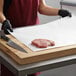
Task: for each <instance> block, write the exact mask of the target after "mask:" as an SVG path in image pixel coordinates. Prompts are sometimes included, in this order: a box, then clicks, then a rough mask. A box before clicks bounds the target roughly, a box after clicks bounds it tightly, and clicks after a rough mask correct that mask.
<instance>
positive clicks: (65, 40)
mask: <svg viewBox="0 0 76 76" xmlns="http://www.w3.org/2000/svg"><path fill="white" fill-rule="evenodd" d="M11 34H12V35H14V36H15V37H16V38H17V39H18V40H19V41H21V42H22V43H24V44H25V45H26V46H27V47H28V48H30V49H31V50H32V51H40V50H43V49H48V48H55V47H61V46H66V45H72V44H76V16H74V15H73V16H72V17H71V18H69V17H66V18H62V19H59V20H56V21H53V22H49V23H47V24H43V25H37V26H31V27H22V28H16V29H14V32H13V33H11ZM38 38H39V39H49V40H53V41H55V46H50V47H48V48H37V47H35V46H33V45H31V41H32V40H34V39H38Z"/></svg>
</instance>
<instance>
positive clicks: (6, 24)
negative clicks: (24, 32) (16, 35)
mask: <svg viewBox="0 0 76 76" xmlns="http://www.w3.org/2000/svg"><path fill="white" fill-rule="evenodd" d="M2 28H3V30H4V33H5V34H10V33H9V31H10V32H13V29H12V26H11V24H10V21H9V20H5V21H4V22H3V23H2ZM8 30H9V31H8Z"/></svg>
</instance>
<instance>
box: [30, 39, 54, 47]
mask: <svg viewBox="0 0 76 76" xmlns="http://www.w3.org/2000/svg"><path fill="white" fill-rule="evenodd" d="M31 44H32V45H34V46H36V47H38V48H47V47H48V46H54V45H55V42H54V41H52V40H47V39H35V40H33V41H32V42H31Z"/></svg>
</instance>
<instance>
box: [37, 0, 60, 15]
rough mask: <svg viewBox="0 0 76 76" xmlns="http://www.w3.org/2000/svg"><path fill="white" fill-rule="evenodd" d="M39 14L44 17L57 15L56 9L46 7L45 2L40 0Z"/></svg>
mask: <svg viewBox="0 0 76 76" xmlns="http://www.w3.org/2000/svg"><path fill="white" fill-rule="evenodd" d="M38 10H39V13H40V14H44V15H50V16H52V15H54V16H55V15H58V11H59V9H58V8H53V7H51V6H48V5H46V3H45V0H40V2H39V9H38Z"/></svg>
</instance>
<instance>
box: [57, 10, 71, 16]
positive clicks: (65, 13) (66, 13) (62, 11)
mask: <svg viewBox="0 0 76 76" xmlns="http://www.w3.org/2000/svg"><path fill="white" fill-rule="evenodd" d="M58 15H60V16H61V17H66V16H69V17H72V15H71V13H70V12H69V11H68V10H64V9H60V10H59V12H58Z"/></svg>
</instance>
